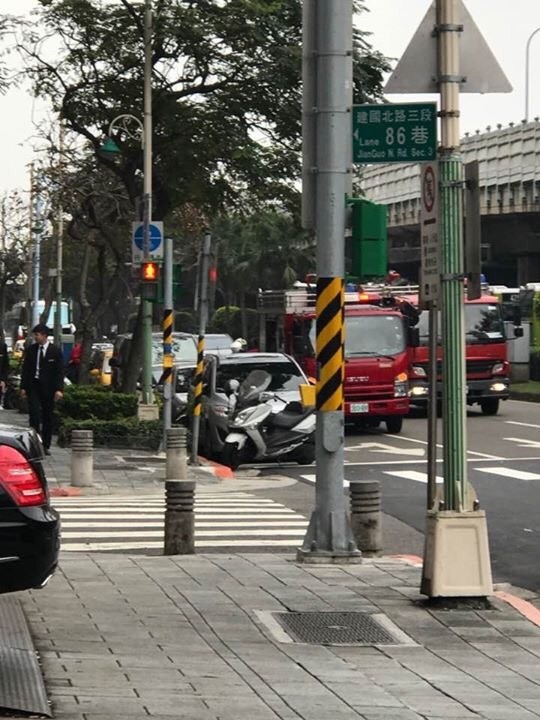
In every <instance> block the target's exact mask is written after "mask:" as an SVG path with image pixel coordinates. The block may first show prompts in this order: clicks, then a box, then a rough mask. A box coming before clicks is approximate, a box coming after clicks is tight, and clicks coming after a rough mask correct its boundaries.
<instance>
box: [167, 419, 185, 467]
mask: <svg viewBox="0 0 540 720" xmlns="http://www.w3.org/2000/svg"><path fill="white" fill-rule="evenodd" d="M186 446H187V441H186V429H185V428H182V427H180V428H170V430H167V441H166V454H167V460H166V464H165V480H175V479H180V480H185V479H186V478H187V451H186Z"/></svg>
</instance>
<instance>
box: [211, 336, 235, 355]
mask: <svg viewBox="0 0 540 720" xmlns="http://www.w3.org/2000/svg"><path fill="white" fill-rule="evenodd" d="M232 344H233V339H232V337H231V336H230V335H227V334H226V333H223V334H221V333H210V334H208V335H205V336H204V353H205V355H206V354H207V353H212V354H213V355H230V354H231V353H232V349H231V345H232Z"/></svg>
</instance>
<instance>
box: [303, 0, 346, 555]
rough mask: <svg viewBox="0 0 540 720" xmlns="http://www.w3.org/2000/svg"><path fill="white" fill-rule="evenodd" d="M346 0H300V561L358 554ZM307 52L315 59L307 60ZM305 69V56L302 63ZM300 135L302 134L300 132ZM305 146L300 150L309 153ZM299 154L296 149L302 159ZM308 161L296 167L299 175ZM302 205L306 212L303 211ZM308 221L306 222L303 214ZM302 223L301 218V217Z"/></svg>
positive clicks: (309, 57) (308, 57)
mask: <svg viewBox="0 0 540 720" xmlns="http://www.w3.org/2000/svg"><path fill="white" fill-rule="evenodd" d="M352 10H353V8H352V0H334V1H333V2H331V3H330V2H327V0H317V1H316V2H307V3H304V17H303V21H304V23H305V24H306V23H307V26H306V25H305V26H304V42H305V41H306V38H308V40H309V42H311V43H312V47H304V51H303V54H304V56H305V57H307V59H308V66H311V68H312V70H311V71H310V72H314V73H315V82H313V78H311V81H309V82H308V83H306V85H307V87H308V88H311V92H312V93H313V92H315V94H316V97H314V98H313V105H312V107H313V108H315V110H314V111H313V114H314V117H312V116H311V114H310V113H308V112H307V111H308V110H309V108H307V107H306V105H307V103H306V102H304V103H303V106H304V121H308V122H309V123H311V124H312V127H313V126H314V128H315V143H314V145H312V147H314V149H315V158H311V160H314V161H315V162H314V169H313V172H312V174H313V177H314V183H313V182H309V183H307V184H306V185H307V187H306V186H305V187H304V188H303V192H309V188H314V191H315V203H313V198H312V197H311V198H305V199H304V201H303V204H304V222H305V221H306V214H307V215H308V216H309V214H310V210H309V209H308V208H314V216H313V217H314V220H315V222H314V226H315V234H316V239H317V277H318V279H317V309H316V314H317V340H316V353H317V365H318V368H319V370H318V378H317V392H316V397H317V400H316V403H317V428H316V485H315V510H314V511H313V513H312V515H311V519H310V523H309V527H308V530H307V533H306V536H305V538H304V542H303V545H302V547H301V548H299V550H298V559H299V560H300V561H303V562H314V563H317V562H329V561H334V562H350V561H358V560H359V558H360V553H359V551H358V550H357V549H356V544H355V542H354V538H353V534H352V530H351V527H350V524H349V519H348V515H347V512H346V508H345V495H344V489H343V485H344V483H343V479H344V478H343V461H344V414H343V411H344V406H343V402H344V401H343V376H344V332H343V320H344V271H345V262H344V255H345V253H344V245H345V219H346V193H347V190H348V187H349V183H348V180H349V172H350V166H351V161H352V158H351V157H350V135H351V105H352V92H351V83H350V78H351V76H352V73H351V64H352V35H351V28H352V15H353V13H352ZM313 59H315V61H314V62H313ZM304 73H305V74H306V63H305V65H304ZM304 142H306V136H304ZM309 154H311V153H309V152H308V156H309ZM305 161H306V155H304V163H305ZM310 170H312V168H310V167H308V168H306V167H304V177H305V176H306V173H309V172H310ZM306 210H307V213H306ZM307 219H308V222H309V218H307ZM305 224H306V223H305Z"/></svg>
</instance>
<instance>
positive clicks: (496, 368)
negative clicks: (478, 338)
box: [491, 362, 506, 375]
mask: <svg viewBox="0 0 540 720" xmlns="http://www.w3.org/2000/svg"><path fill="white" fill-rule="evenodd" d="M505 371H506V368H505V367H504V363H503V362H497V363H495V364H494V365H493V367H492V368H491V374H492V375H501V374H503V373H504V372H505Z"/></svg>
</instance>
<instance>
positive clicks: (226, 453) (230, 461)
mask: <svg viewBox="0 0 540 720" xmlns="http://www.w3.org/2000/svg"><path fill="white" fill-rule="evenodd" d="M241 462H242V458H241V453H240V449H239V448H238V443H226V444H225V447H224V448H223V464H224V465H228V467H230V468H231V470H236V469H237V468H238V466H239V465H240V463H241Z"/></svg>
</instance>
